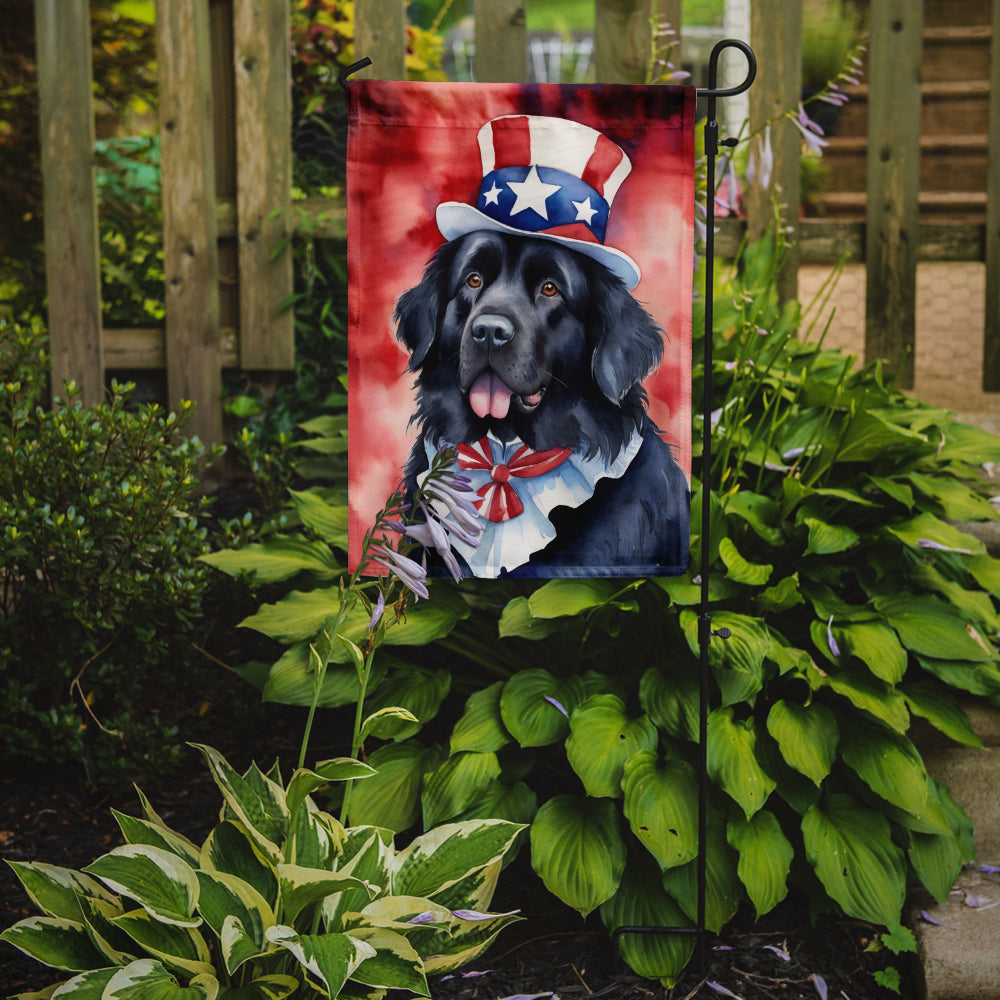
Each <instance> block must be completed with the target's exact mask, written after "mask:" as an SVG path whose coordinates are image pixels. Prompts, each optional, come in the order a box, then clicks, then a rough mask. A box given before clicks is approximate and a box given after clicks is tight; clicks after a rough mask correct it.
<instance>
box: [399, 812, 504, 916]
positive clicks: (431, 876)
mask: <svg viewBox="0 0 1000 1000" xmlns="http://www.w3.org/2000/svg"><path fill="white" fill-rule="evenodd" d="M522 829H523V827H522V826H520V825H519V824H517V823H508V822H506V821H505V820H501V819H495V820H474V821H469V822H464V823H446V824H445V825H444V826H439V827H437V828H436V829H434V830H429V831H428V832H427V833H424V834H421V835H420V836H419V837H417V838H415V839H414V840H413V841H412V842H411V843H410V844H409V846H408V847H406V848H405V849H404V850H402V851H400V852H399V853H398V854H397V855H396V857H395V858H394V860H393V871H392V892H393V893H394V894H395V893H399V894H401V895H405V896H426V897H428V898H429V899H433V898H434V897H435V896H437V895H438V893H440V892H442V890H445V889H447V888H448V887H449V886H451V885H454V884H455V883H456V882H458V881H459V880H460V879H463V878H465V877H466V876H468V875H471V874H472V873H473V872H477V871H479V870H480V869H482V868H486V867H487V866H488V865H492V864H494V863H495V862H498V861H500V860H501V859H502V858H503V856H504V855H505V854H506V853H507V851H508V850H510V847H511V845H512V844H513V843H514V838H515V837H516V836H517V834H518V833H519V832H520V831H521V830H522Z"/></svg>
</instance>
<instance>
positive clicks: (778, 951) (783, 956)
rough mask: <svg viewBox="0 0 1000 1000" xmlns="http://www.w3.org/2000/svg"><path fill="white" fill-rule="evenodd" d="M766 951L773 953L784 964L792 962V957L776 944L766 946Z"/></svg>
mask: <svg viewBox="0 0 1000 1000" xmlns="http://www.w3.org/2000/svg"><path fill="white" fill-rule="evenodd" d="M764 950H765V951H773V952H774V953H775V955H777V956H778V958H780V959H781V960H782V962H790V961H791V960H792V956H791V955H789V954H788V952H787V951H786V950H785V949H784V948H779V947H778V946H777V945H776V944H766V945H764Z"/></svg>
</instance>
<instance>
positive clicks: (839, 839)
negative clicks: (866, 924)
mask: <svg viewBox="0 0 1000 1000" xmlns="http://www.w3.org/2000/svg"><path fill="white" fill-rule="evenodd" d="M802 836H803V840H804V842H805V849H806V857H807V859H808V860H809V863H810V864H811V865H812V866H813V868H814V869H815V871H816V875H817V876H818V878H819V880H820V881H821V882H822V883H823V886H824V888H825V889H826V891H827V892H828V893H829V894H830V896H831V897H832V898H833V899H834V900H836V901H837V902H838V903H839V904H840V907H841V909H842V910H843V911H844V912H845V913H846V914H847V915H848V916H849V917H855V918H857V919H858V920H868V921H870V922H871V923H873V924H884V925H892V924H897V923H899V914H900V911H901V909H902V907H903V898H904V894H905V891H906V866H905V864H904V862H903V852H902V850H901V849H900V848H899V847H897V846H896V845H895V844H894V843H893V842H892V835H891V832H890V829H889V822H888V820H887V819H886V818H885V816H883V815H882V813H880V812H878V811H877V810H874V809H870V808H868V807H866V806H864V805H862V804H861V803H860V802H858V801H857V800H856V799H853V798H851V796H849V795H843V794H839V793H838V794H834V795H830V796H828V797H827V798H826V800H824V801H823V802H822V803H820V804H819V805H815V806H813V807H812V808H810V809H809V811H808V812H807V813H806V814H805V816H804V817H803V820H802Z"/></svg>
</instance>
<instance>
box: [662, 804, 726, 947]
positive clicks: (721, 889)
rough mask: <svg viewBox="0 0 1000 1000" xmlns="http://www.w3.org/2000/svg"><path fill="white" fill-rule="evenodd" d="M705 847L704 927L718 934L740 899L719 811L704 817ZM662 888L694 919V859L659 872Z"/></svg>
mask: <svg viewBox="0 0 1000 1000" xmlns="http://www.w3.org/2000/svg"><path fill="white" fill-rule="evenodd" d="M707 832H708V838H707V840H708V842H707V844H706V849H705V880H706V881H705V926H706V927H707V928H708V929H709V930H710V931H712V933H713V934H718V933H719V932H720V931H721V930H722V928H723V927H724V926H725V925H726V924H727V923H728V922H729V921H730V920H731V919H732V917H733V915H734V914H735V913H736V910H737V908H738V907H739V905H740V902H741V900H742V899H743V884H742V883H741V882H740V880H739V876H738V875H737V874H736V864H737V857H736V852H735V851H733V849H732V848H731V847H730V846H729V844H728V843H726V824H725V820H724V819H723V817H722V815H721V814H720V813H717V812H716V811H714V810H713V811H712V812H710V813H709V816H708V831H707ZM663 887H664V889H666V890H667V892H668V893H669V894H670V895H671V896H673V898H674V899H676V900H677V902H678V903H679V904H680V907H681V909H682V910H683V911H684V912H685V913H686V914H687V915H688V917H690V918H691V920H697V918H698V860H697V859H695V860H694V861H689V862H688V863H687V864H686V865H680V866H679V867H677V868H670V869H669V870H668V871H665V872H664V873H663Z"/></svg>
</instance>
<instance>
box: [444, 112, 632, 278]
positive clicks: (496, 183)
mask: <svg viewBox="0 0 1000 1000" xmlns="http://www.w3.org/2000/svg"><path fill="white" fill-rule="evenodd" d="M479 152H480V156H481V158H482V168H483V183H482V187H481V188H480V190H479V199H478V201H477V203H476V205H475V206H472V205H467V204H465V203H463V202H457V201H446V202H444V203H443V204H441V205H439V206H438V209H437V224H438V229H440V230H441V235H442V236H444V238H445V239H446V240H448V241H449V242H450V241H451V240H453V239H456V238H457V237H459V236H464V235H465V234H466V233H471V232H473V231H475V230H477V229H489V230H493V231H496V232H503V233H513V234H516V235H520V236H528V235H530V236H538V237H541V238H542V239H547V240H554V241H556V242H557V243H562V244H565V245H566V246H568V247H571V248H572V249H573V250H576V251H578V252H579V253H582V254H586V255H587V256H588V257H592V258H593V259H594V260H597V261H600V262H601V263H602V264H603V265H604V266H605V267H607V268H608V269H609V270H610V271H611V272H612V274H615V275H617V276H618V277H619V278H621V280H622V281H623V282H624V283H625V287H626V288H629V289H632V288H635V286H636V285H637V284H638V283H639V277H640V273H639V268H638V266H637V265H636V263H635V261H634V260H632V258H631V257H629V256H627V255H626V254H624V253H622V251H621V250H616V249H615V248H614V247H609V246H605V244H604V234H605V231H606V229H607V225H608V216H609V215H610V213H611V203H612V201H613V200H614V197H615V195H616V194H617V193H618V188H619V187H621V183H622V181H624V180H625V178H626V177H627V176H628V174H629V171H631V169H632V164H631V162H630V161H629V158H628V157H627V156H626V155H625V153H624V151H623V150H621V149H620V148H619V147H618V146H617V145H616V144H615V143H614V142H612V141H611V140H610V139H609V138H608V137H607V136H605V135H602V134H601V133H600V132H598V131H596V130H595V129H592V128H589V127H588V126H586V125H581V124H579V123H578V122H572V121H568V120H566V119H564V118H543V117H539V116H536V115H504V116H503V117H501V118H494V119H493V120H492V121H488V122H487V123H486V124H485V125H484V126H483V127H482V128H481V129H480V130H479Z"/></svg>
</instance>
